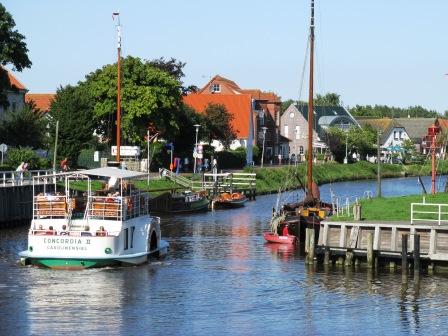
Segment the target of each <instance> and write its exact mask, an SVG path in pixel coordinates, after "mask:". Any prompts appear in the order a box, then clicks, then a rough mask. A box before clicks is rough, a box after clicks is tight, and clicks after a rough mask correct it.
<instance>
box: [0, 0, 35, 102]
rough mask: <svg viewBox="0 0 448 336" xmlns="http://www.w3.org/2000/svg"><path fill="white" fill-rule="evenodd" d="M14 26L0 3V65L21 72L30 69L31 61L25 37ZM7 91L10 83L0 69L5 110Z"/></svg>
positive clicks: (1, 99) (1, 93) (0, 88)
mask: <svg viewBox="0 0 448 336" xmlns="http://www.w3.org/2000/svg"><path fill="white" fill-rule="evenodd" d="M15 26H16V23H15V22H14V19H13V18H12V16H11V14H9V13H8V12H7V11H6V9H5V7H4V6H3V5H2V4H1V3H0V64H1V65H3V66H4V65H7V64H11V65H12V66H13V67H14V69H15V70H17V71H22V70H23V69H24V68H29V67H31V61H30V59H29V58H28V55H27V53H28V49H27V47H26V43H25V41H24V40H25V36H23V35H22V34H20V33H19V32H18V31H17V30H15V29H14V27H15ZM8 89H11V83H10V82H9V79H8V75H7V72H6V70H5V69H3V68H2V67H0V104H1V105H2V106H3V107H5V108H6V107H8V101H7V99H6V95H5V93H4V91H5V90H8ZM12 89H14V88H12Z"/></svg>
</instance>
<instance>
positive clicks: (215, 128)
mask: <svg viewBox="0 0 448 336" xmlns="http://www.w3.org/2000/svg"><path fill="white" fill-rule="evenodd" d="M204 113H205V123H206V127H205V130H204V131H205V132H206V133H207V139H208V141H209V143H211V141H212V140H218V141H221V143H222V144H223V146H224V148H226V149H228V148H229V146H230V144H231V143H232V141H233V140H235V139H236V132H235V130H234V129H233V126H232V120H233V119H234V116H233V115H232V114H230V113H229V111H227V109H226V107H225V106H224V105H221V104H208V105H207V107H206V108H205V111H204Z"/></svg>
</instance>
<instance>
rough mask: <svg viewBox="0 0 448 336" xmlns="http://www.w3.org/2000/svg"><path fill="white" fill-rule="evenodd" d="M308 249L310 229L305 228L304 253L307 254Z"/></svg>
mask: <svg viewBox="0 0 448 336" xmlns="http://www.w3.org/2000/svg"><path fill="white" fill-rule="evenodd" d="M309 250H310V229H309V228H305V253H306V254H307V256H308V252H309ZM307 260H308V259H307Z"/></svg>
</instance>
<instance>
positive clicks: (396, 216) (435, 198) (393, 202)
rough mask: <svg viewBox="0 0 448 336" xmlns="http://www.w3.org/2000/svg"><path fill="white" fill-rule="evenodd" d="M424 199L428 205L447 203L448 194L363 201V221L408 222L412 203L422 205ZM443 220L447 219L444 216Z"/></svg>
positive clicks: (337, 218) (349, 219) (345, 218)
mask: <svg viewBox="0 0 448 336" xmlns="http://www.w3.org/2000/svg"><path fill="white" fill-rule="evenodd" d="M423 197H425V202H426V203H436V204H437V203H445V204H446V203H447V201H448V194H447V193H438V194H436V195H412V196H400V197H387V198H384V197H383V198H373V199H370V200H367V199H363V200H361V207H362V211H361V213H362V219H363V220H369V221H370V220H381V221H407V222H409V223H410V220H411V203H422V200H423ZM426 211H437V209H436V207H434V208H433V209H426ZM423 216H425V217H420V218H431V219H436V216H435V215H430V214H425V215H423ZM443 219H446V216H444V218H443ZM329 220H332V221H333V220H334V221H352V220H353V215H351V216H342V217H341V216H340V217H336V216H333V217H331V218H330V219H329Z"/></svg>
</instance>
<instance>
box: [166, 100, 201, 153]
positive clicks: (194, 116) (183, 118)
mask: <svg viewBox="0 0 448 336" xmlns="http://www.w3.org/2000/svg"><path fill="white" fill-rule="evenodd" d="M178 123H179V124H180V125H182V127H181V128H180V130H179V133H178V135H177V136H176V138H175V139H174V141H173V142H174V152H175V154H176V156H180V157H185V156H186V157H191V156H192V155H193V147H194V144H195V141H196V128H195V127H194V125H195V124H198V125H201V128H199V132H198V139H199V140H201V139H202V138H204V134H206V129H204V127H205V126H206V125H207V122H206V118H205V116H203V115H201V114H198V113H197V112H196V111H195V110H194V109H192V108H191V107H189V106H188V105H185V104H182V107H181V109H180V113H179V114H178Z"/></svg>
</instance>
